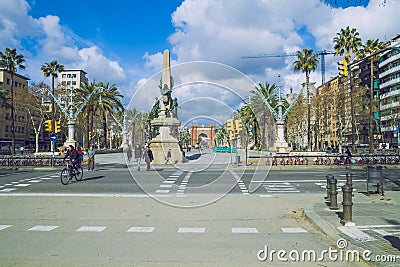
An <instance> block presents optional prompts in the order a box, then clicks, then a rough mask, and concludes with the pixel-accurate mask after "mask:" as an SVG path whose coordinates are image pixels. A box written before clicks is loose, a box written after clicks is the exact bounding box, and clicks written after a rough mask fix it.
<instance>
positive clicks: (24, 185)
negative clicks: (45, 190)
mask: <svg viewBox="0 0 400 267" xmlns="http://www.w3.org/2000/svg"><path fill="white" fill-rule="evenodd" d="M30 185H31V184H16V185H14V186H15V187H27V186H30Z"/></svg>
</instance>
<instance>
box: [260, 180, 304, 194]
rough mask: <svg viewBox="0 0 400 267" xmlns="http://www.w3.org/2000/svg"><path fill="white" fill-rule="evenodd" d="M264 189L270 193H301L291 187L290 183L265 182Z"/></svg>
mask: <svg viewBox="0 0 400 267" xmlns="http://www.w3.org/2000/svg"><path fill="white" fill-rule="evenodd" d="M263 186H264V188H265V189H266V190H267V191H268V192H269V193H272V192H279V193H299V192H300V190H298V189H297V188H296V187H294V186H293V185H291V184H290V183H289V182H278V181H264V182H263Z"/></svg>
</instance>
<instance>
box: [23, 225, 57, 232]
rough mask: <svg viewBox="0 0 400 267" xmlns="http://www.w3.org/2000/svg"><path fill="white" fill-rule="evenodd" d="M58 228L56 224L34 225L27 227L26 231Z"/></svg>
mask: <svg viewBox="0 0 400 267" xmlns="http://www.w3.org/2000/svg"><path fill="white" fill-rule="evenodd" d="M56 228H58V226H53V225H36V226H34V227H32V228H29V229H28V231H39V232H50V231H52V230H54V229H56Z"/></svg>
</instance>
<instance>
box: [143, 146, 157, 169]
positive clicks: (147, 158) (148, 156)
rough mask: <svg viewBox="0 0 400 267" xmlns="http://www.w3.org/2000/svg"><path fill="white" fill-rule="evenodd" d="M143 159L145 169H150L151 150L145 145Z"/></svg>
mask: <svg viewBox="0 0 400 267" xmlns="http://www.w3.org/2000/svg"><path fill="white" fill-rule="evenodd" d="M143 158H144V161H146V167H147V168H146V171H149V170H150V163H151V162H152V161H153V159H154V157H153V151H151V149H150V147H149V146H148V147H146V151H144V153H143Z"/></svg>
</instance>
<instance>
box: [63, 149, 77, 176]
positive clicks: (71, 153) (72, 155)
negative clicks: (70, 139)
mask: <svg viewBox="0 0 400 267" xmlns="http://www.w3.org/2000/svg"><path fill="white" fill-rule="evenodd" d="M66 158H69V160H70V166H71V167H73V168H74V169H75V170H76V171H78V169H77V164H78V162H79V155H78V152H77V151H76V150H75V148H74V146H73V145H69V146H68V150H67V153H66V154H65V156H64V159H66Z"/></svg>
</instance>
